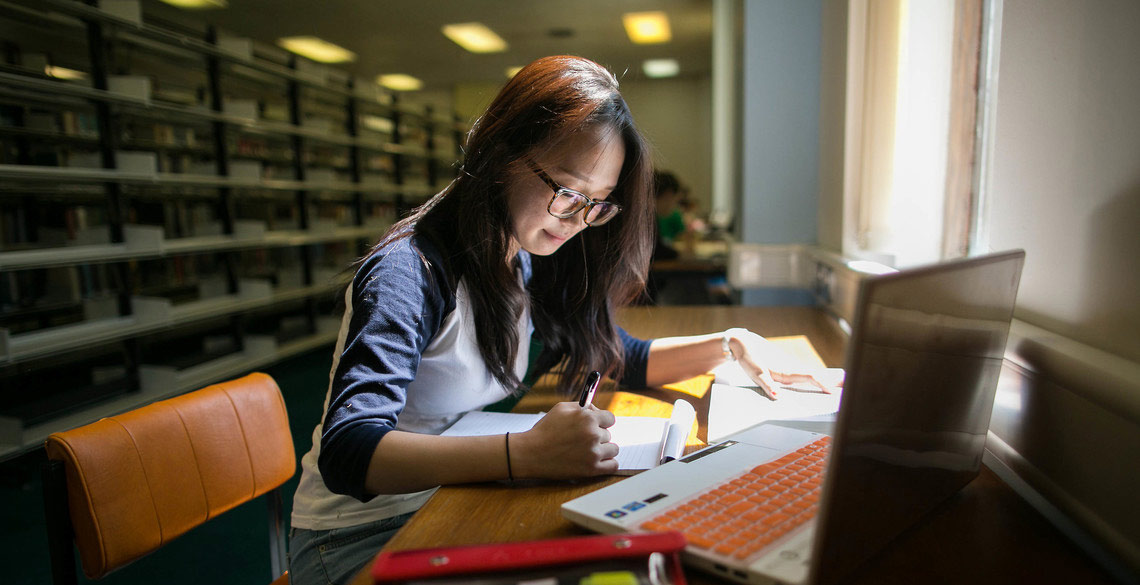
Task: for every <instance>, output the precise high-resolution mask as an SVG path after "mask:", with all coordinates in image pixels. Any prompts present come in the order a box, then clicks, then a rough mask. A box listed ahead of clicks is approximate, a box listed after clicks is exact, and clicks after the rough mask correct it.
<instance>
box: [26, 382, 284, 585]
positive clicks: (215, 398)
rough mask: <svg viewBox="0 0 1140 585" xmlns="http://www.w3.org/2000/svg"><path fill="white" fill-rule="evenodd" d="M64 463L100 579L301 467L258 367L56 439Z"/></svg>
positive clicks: (92, 572)
mask: <svg viewBox="0 0 1140 585" xmlns="http://www.w3.org/2000/svg"><path fill="white" fill-rule="evenodd" d="M47 454H48V457H49V458H50V459H55V460H59V461H63V462H64V467H65V474H66V477H67V491H68V496H67V497H68V503H69V508H70V514H71V522H72V525H73V528H74V531H75V541H76V545H77V546H78V548H79V555H80V558H81V559H82V560H83V572H84V573H85V574H86V575H87V576H88V577H89V578H92V579H97V578H100V577H102V576H103V575H105V574H107V573H108V572H109V571H112V570H114V569H116V568H118V567H121V566H123V565H125V564H127V563H129V562H131V561H133V560H135V559H138V558H139V557H142V556H144V555H146V554H148V553H150V552H153V551H154V550H156V549H158V548H159V547H161V546H163V545H164V544H166V543H168V542H170V541H171V540H173V539H174V538H176V537H178V536H180V535H182V534H184V533H185V532H187V531H188V530H190V529H191V528H194V527H195V526H198V525H200V524H202V523H203V522H205V521H207V520H209V519H211V518H213V517H215V516H217V515H219V514H221V513H222V512H225V511H227V510H229V509H231V508H234V507H235V506H237V505H239V504H242V503H244V502H247V501H249V500H251V499H253V498H256V497H258V496H260V495H262V494H264V493H266V492H268V491H270V490H272V489H274V488H276V487H278V486H280V485H281V484H282V483H284V482H285V481H286V480H288V479H289V478H290V477H292V476H293V473H294V471H295V466H296V464H295V460H294V453H293V438H292V435H291V434H290V432H289V419H288V416H287V415H286V412H285V402H284V400H283V399H282V397H281V391H280V389H278V387H277V383H276V382H274V381H273V378H271V377H269V376H267V375H265V374H257V373H255V374H250V375H248V376H245V377H243V378H239V379H237V380H232V381H229V382H223V383H221V384H215V385H213V386H208V387H206V388H203V389H201V390H197V391H194V392H190V393H188V394H184V395H182V396H178V397H175V398H171V399H169V400H163V401H161V402H156V403H153V404H150V405H147V406H144V407H142V408H139V409H137V410H133V411H131V412H127V413H125V414H121V415H118V416H113V417H110V418H105V419H102V420H100V421H97V422H94V423H91V424H89V425H86V426H83V427H79V428H77V429H74V430H70V431H67V432H63V433H55V434H52V435H51V436H50V437H48V439H47Z"/></svg>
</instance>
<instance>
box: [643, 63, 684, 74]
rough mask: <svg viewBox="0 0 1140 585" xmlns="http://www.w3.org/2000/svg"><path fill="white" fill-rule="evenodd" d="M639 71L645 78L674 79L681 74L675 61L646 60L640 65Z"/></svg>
mask: <svg viewBox="0 0 1140 585" xmlns="http://www.w3.org/2000/svg"><path fill="white" fill-rule="evenodd" d="M641 71H642V72H643V73H645V76H646V77H653V78H660V77H675V76H676V75H677V74H678V73H680V72H681V65H680V64H679V63H677V60H676V59H648V60H646V61H645V62H643V63H642V64H641Z"/></svg>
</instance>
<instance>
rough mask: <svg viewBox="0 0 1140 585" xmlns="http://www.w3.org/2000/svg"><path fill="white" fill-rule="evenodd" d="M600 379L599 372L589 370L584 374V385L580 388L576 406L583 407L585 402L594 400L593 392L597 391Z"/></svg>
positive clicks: (588, 402) (589, 402)
mask: <svg viewBox="0 0 1140 585" xmlns="http://www.w3.org/2000/svg"><path fill="white" fill-rule="evenodd" d="M601 381H602V374H601V373H599V372H596V371H594V372H590V375H589V376H586V386H585V387H583V388H582V397H581V398H579V399H578V406H581V407H582V408H585V407H586V405H587V404H591V403H593V402H594V393H595V392H597V391H598V383H599V382H601Z"/></svg>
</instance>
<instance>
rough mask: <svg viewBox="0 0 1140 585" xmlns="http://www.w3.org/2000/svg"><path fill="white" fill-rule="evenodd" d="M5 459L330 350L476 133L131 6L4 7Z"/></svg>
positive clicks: (0, 86)
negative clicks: (363, 269)
mask: <svg viewBox="0 0 1140 585" xmlns="http://www.w3.org/2000/svg"><path fill="white" fill-rule="evenodd" d="M0 24H3V30H4V32H3V33H0V48H2V52H0V459H3V458H7V457H11V456H14V455H18V454H20V453H23V452H26V451H29V450H31V449H34V448H36V447H38V446H40V445H42V442H43V440H44V439H45V438H46V437H47V435H48V434H50V433H51V432H54V431H56V430H61V429H66V428H71V427H74V426H78V425H81V424H85V423H87V422H90V421H92V420H95V419H97V418H99V417H103V416H107V415H110V414H114V413H117V412H122V411H125V410H129V409H131V408H134V407H136V406H138V405H140V404H143V403H147V402H152V401H155V400H159V399H162V398H166V397H169V396H172V395H175V394H179V393H183V392H186V391H189V390H192V389H195V388H198V387H201V386H203V385H206V384H209V383H211V382H214V381H218V380H222V379H225V378H229V377H233V376H236V375H240V374H242V373H244V372H247V371H250V370H253V369H257V368H262V367H265V366H267V365H269V364H271V363H274V362H276V361H279V360H281V359H284V358H286V357H289V356H292V355H296V354H298V353H301V352H304V351H308V350H310V349H314V348H318V347H321V346H327V345H331V344H332V342H333V341H334V339H335V335H336V330H337V327H338V324H339V316H338V314H339V312H340V310H341V309H342V308H343V307H342V305H343V303H342V302H341V299H340V298H339V297H340V292H341V291H342V290H343V286H344V284H345V283H346V279H347V278H348V277H349V275H350V271H349V268H350V265H351V262H352V261H353V260H354V259H355V258H357V257H358V256H359V255H360V254H361V253H362V252H364V251H365V250H366V249H367V247H368V246H369V245H371V243H373V242H374V241H375V240H376V238H377V237H378V236H379V235H380V234H381V233H382V232H383V230H384V229H385V228H386V227H387V226H389V225H391V223H392V222H393V221H394V220H395V218H396V217H398V216H399V215H400V214H401V213H403V212H405V211H406V210H407V209H409V208H411V207H413V206H415V205H417V204H419V203H421V202H422V201H424V200H426V198H427V197H429V196H430V195H431V194H432V193H435V192H436V191H438V190H439V189H440V188H442V187H443V186H444V185H445V184H446V183H447V182H448V181H450V180H451V178H452V177H453V175H454V171H453V164H454V162H455V160H456V159H457V158H458V156H459V148H458V144H459V142H460V140H461V136H462V133H463V132H464V128H463V126H462V124H460V123H459V122H458V121H457V120H456V118H455V117H454V116H445V115H439V114H437V113H435V112H433V111H432V110H431V109H430V108H429V107H422V108H414V107H409V106H404V105H402V104H401V103H399V101H398V100H397V99H396V98H395V97H394V96H391V95H387V94H385V93H383V92H382V91H381V90H380V88H379V87H378V86H376V85H375V84H373V83H370V82H362V81H360V80H357V79H354V78H352V77H351V76H349V75H347V74H345V73H344V72H341V71H338V70H335V69H331V68H329V67H326V66H321V65H318V64H315V63H311V62H307V61H305V60H303V59H301V58H298V57H294V56H291V55H289V54H287V53H284V52H283V51H280V50H278V49H276V48H273V47H265V46H262V45H260V44H256V43H253V42H251V41H249V40H248V39H242V38H236V37H226V36H224V35H222V34H219V32H218V31H216V30H215V29H213V28H212V27H207V26H200V27H198V28H195V25H193V24H186V23H179V24H177V25H175V24H171V23H163V22H160V21H157V20H153V19H149V18H145V17H144V15H142V14H141V12H140V9H139V5H138V3H137V2H136V1H133V0H104V1H103V2H100V3H99V4H98V5H97V6H96V5H94V2H92V3H87V2H82V1H79V0H0Z"/></svg>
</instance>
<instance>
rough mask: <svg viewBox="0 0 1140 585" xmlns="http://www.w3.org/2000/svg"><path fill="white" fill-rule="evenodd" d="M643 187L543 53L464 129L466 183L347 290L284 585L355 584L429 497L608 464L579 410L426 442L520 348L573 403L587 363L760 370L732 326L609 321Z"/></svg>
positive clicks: (609, 90) (658, 378)
mask: <svg viewBox="0 0 1140 585" xmlns="http://www.w3.org/2000/svg"><path fill="white" fill-rule="evenodd" d="M651 176H652V175H651V168H650V158H649V152H648V149H647V146H646V143H645V140H644V139H643V138H642V136H641V135H640V134H639V132H638V131H637V129H636V127H635V126H634V123H633V118H632V116H631V115H630V112H629V108H628V107H627V106H626V103H625V101H624V100H623V99H622V97H621V95H620V94H619V93H618V84H617V80H616V79H615V78H614V77H613V75H612V74H610V73H609V72H608V71H606V70H605V69H604V68H602V67H600V66H599V65H597V64H595V63H593V62H591V61H588V60H586V59H581V58H576V57H548V58H544V59H539V60H538V61H535V62H534V63H531V64H530V65H528V66H527V67H525V68H524V69H523V70H522V71H520V72H519V73H518V74H516V75H515V77H514V78H513V79H512V80H511V81H510V82H509V83H508V84H507V85H506V87H504V88H503V90H502V91H501V93H500V94H499V95H498V97H496V98H495V100H494V102H493V103H492V104H491V105H490V107H489V108H488V110H487V112H486V113H485V114H484V115H483V116H482V117H481V118H480V119H479V120H478V121H477V122H476V123H475V125H474V127H473V128H472V130H471V132H470V133H469V135H468V137H467V143H466V153H465V160H464V163H463V168H462V169H461V172H460V176H459V177H458V178H457V179H456V180H455V181H454V182H453V183H452V184H451V185H449V186H448V187H447V188H446V189H444V190H443V191H442V192H441V193H439V194H438V195H436V196H435V197H433V198H432V199H431V200H430V201H428V202H427V203H426V204H424V205H423V206H422V207H420V208H419V209H417V210H416V211H415V212H414V213H413V214H412V215H411V216H409V217H408V218H407V219H405V220H402V221H400V222H399V223H397V224H396V225H395V226H393V227H392V229H391V230H390V231H389V232H388V233H387V234H386V235H385V236H384V238H383V239H381V241H380V242H379V243H378V244H377V245H376V246H375V247H374V249H373V250H372V252H371V253H370V254H369V255H368V256H367V257H366V258H365V259H364V260H362V261H361V262H360V264H359V266H358V268H357V271H356V274H355V277H354V279H353V281H352V283H351V285H350V286H349V287H348V289H347V290H346V292H345V301H346V305H347V307H346V310H345V314H344V318H343V321H342V324H341V330H340V336H339V339H338V341H337V345H336V350H335V351H336V353H335V354H334V355H335V357H334V361H333V367H332V371H331V372H330V384H329V389H328V393H327V395H326V399H325V413H324V416H323V420H322V421H321V424H320V425H318V426H317V428H316V429H315V431H314V433H313V448H312V450H311V451H310V452H309V453H307V454H306V455H305V456H304V458H303V459H302V473H301V481H300V485H299V486H298V489H297V494H296V497H295V499H294V504H293V516H292V525H293V533H292V536H291V546H290V549H291V552H290V576H291V578H292V582H293V583H302V584H309V583H341V582H344V581H347V580H349V579H350V578H351V577H352V575H353V574H355V573H356V572H357V571H359V570H360V568H361V567H362V566H363V565H364V564H365V563H367V562H368V560H369V559H370V558H371V557H372V556H373V555H375V554H376V552H377V551H378V550H379V549H380V547H381V546H382V545H383V543H384V542H385V541H386V540H387V539H388V538H390V537H391V535H392V534H393V533H394V532H395V530H396V529H397V528H398V527H399V526H400V525H402V524H403V523H404V522H405V521H406V520H407V518H408V517H409V516H410V515H411V514H412V513H413V512H415V510H416V509H418V508H419V507H420V506H421V505H423V504H424V502H425V501H426V500H427V499H428V497H429V496H430V495H431V494H432V492H433V490H434V489H435V488H436V487H437V486H440V485H446V484H455V483H464V482H478V481H490V480H506V479H522V478H553V479H559V478H575V477H586V476H593V475H600V474H607V473H611V472H613V471H614V470H616V469H617V462H616V461H615V460H614V456H615V455H616V454H617V450H618V448H617V446H616V445H614V444H613V443H610V442H609V432H608V431H607V428H608V427H609V426H611V425H612V424H613V422H614V417H613V415H612V414H611V413H609V412H606V411H603V410H599V409H596V408H593V407H590V408H587V409H582V408H579V407H578V405H577V403H576V402H564V403H561V404H559V405H557V406H556V407H554V408H553V409H551V410H550V412H549V413H548V414H547V415H546V416H545V417H543V418H542V420H541V421H540V422H539V423H538V424H537V425H535V427H534V428H533V429H531V430H530V431H527V432H525V433H518V434H514V433H512V434H510V435H506V436H503V435H499V436H487V437H441V436H439V433H440V432H442V431H443V430H444V429H446V428H447V426H448V425H450V424H451V423H452V422H454V421H455V420H456V419H458V418H459V417H460V416H461V415H463V414H464V413H466V412H468V411H471V410H478V409H481V408H483V407H485V406H487V405H490V404H493V403H495V402H498V401H500V400H502V399H504V398H506V397H508V396H511V395H513V394H516V393H517V392H519V388H520V380H521V379H522V377H523V376H524V375H525V373H526V371H527V366H528V355H529V348H530V347H531V340H532V338H534V339H535V340H536V341H538V342H540V343H541V346H542V350H541V352H540V353H539V355H538V357H537V359H536V361H535V362H534V365H533V368H534V369H535V370H536V371H538V372H543V371H547V370H549V369H550V368H551V367H552V366H554V365H557V364H562V366H563V369H564V371H565V372H566V373H567V374H566V375H565V376H563V378H562V381H561V387H560V388H561V389H562V390H564V391H567V394H568V395H569V394H571V393H572V391H573V390H574V389H576V388H579V387H580V384H581V383H582V380H583V378H584V374H585V373H586V372H588V371H591V370H598V371H601V372H603V373H604V374H606V375H608V376H610V377H612V378H614V379H619V380H621V381H622V383H624V384H625V385H627V386H629V387H635V388H636V387H645V386H647V385H651V386H652V385H660V384H664V383H667V382H671V381H675V380H680V379H684V378H687V377H691V376H693V375H697V374H700V373H703V372H706V371H708V370H710V369H711V368H713V367H715V366H716V365H717V364H719V363H721V362H723V361H724V360H725V359H726V357H736V358H739V359H740V360H741V362H742V364H743V365H744V366H745V368H746V370H747V371H749V372H750V373H751V374H752V375H754V377H756V378H757V379H759V378H760V377H761V374H764V375H767V373H766V372H765V370H763V369H761V368H760V367H759V366H758V365H757V364H756V360H755V359H753V355H754V352H750V350H749V347H756V342H757V341H762V340H760V338H759V337H758V336H756V335H754V334H751V333H749V332H747V331H745V330H743V329H739V330H730V331H729V332H725V333H715V334H710V335H704V336H696V337H685V338H669V339H657V340H652V341H650V340H640V339H635V338H633V337H631V336H629V335H628V334H626V333H625V332H624V331H622V330H621V329H620V328H619V327H618V326H617V324H616V323H615V321H614V311H615V309H616V308H617V307H619V306H621V305H622V304H624V303H626V302H628V301H630V300H632V299H633V298H634V297H636V296H637V295H638V294H640V292H641V291H642V290H643V289H644V286H645V282H644V279H645V275H646V272H647V267H648V264H649V259H650V255H651V253H652V248H653V233H654V232H653V227H652V222H653V221H654V206H653V202H652V195H651V184H650V183H651ZM776 375H777V376H779V375H778V374H776ZM777 379H779V378H777ZM789 379H790V378H789Z"/></svg>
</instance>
